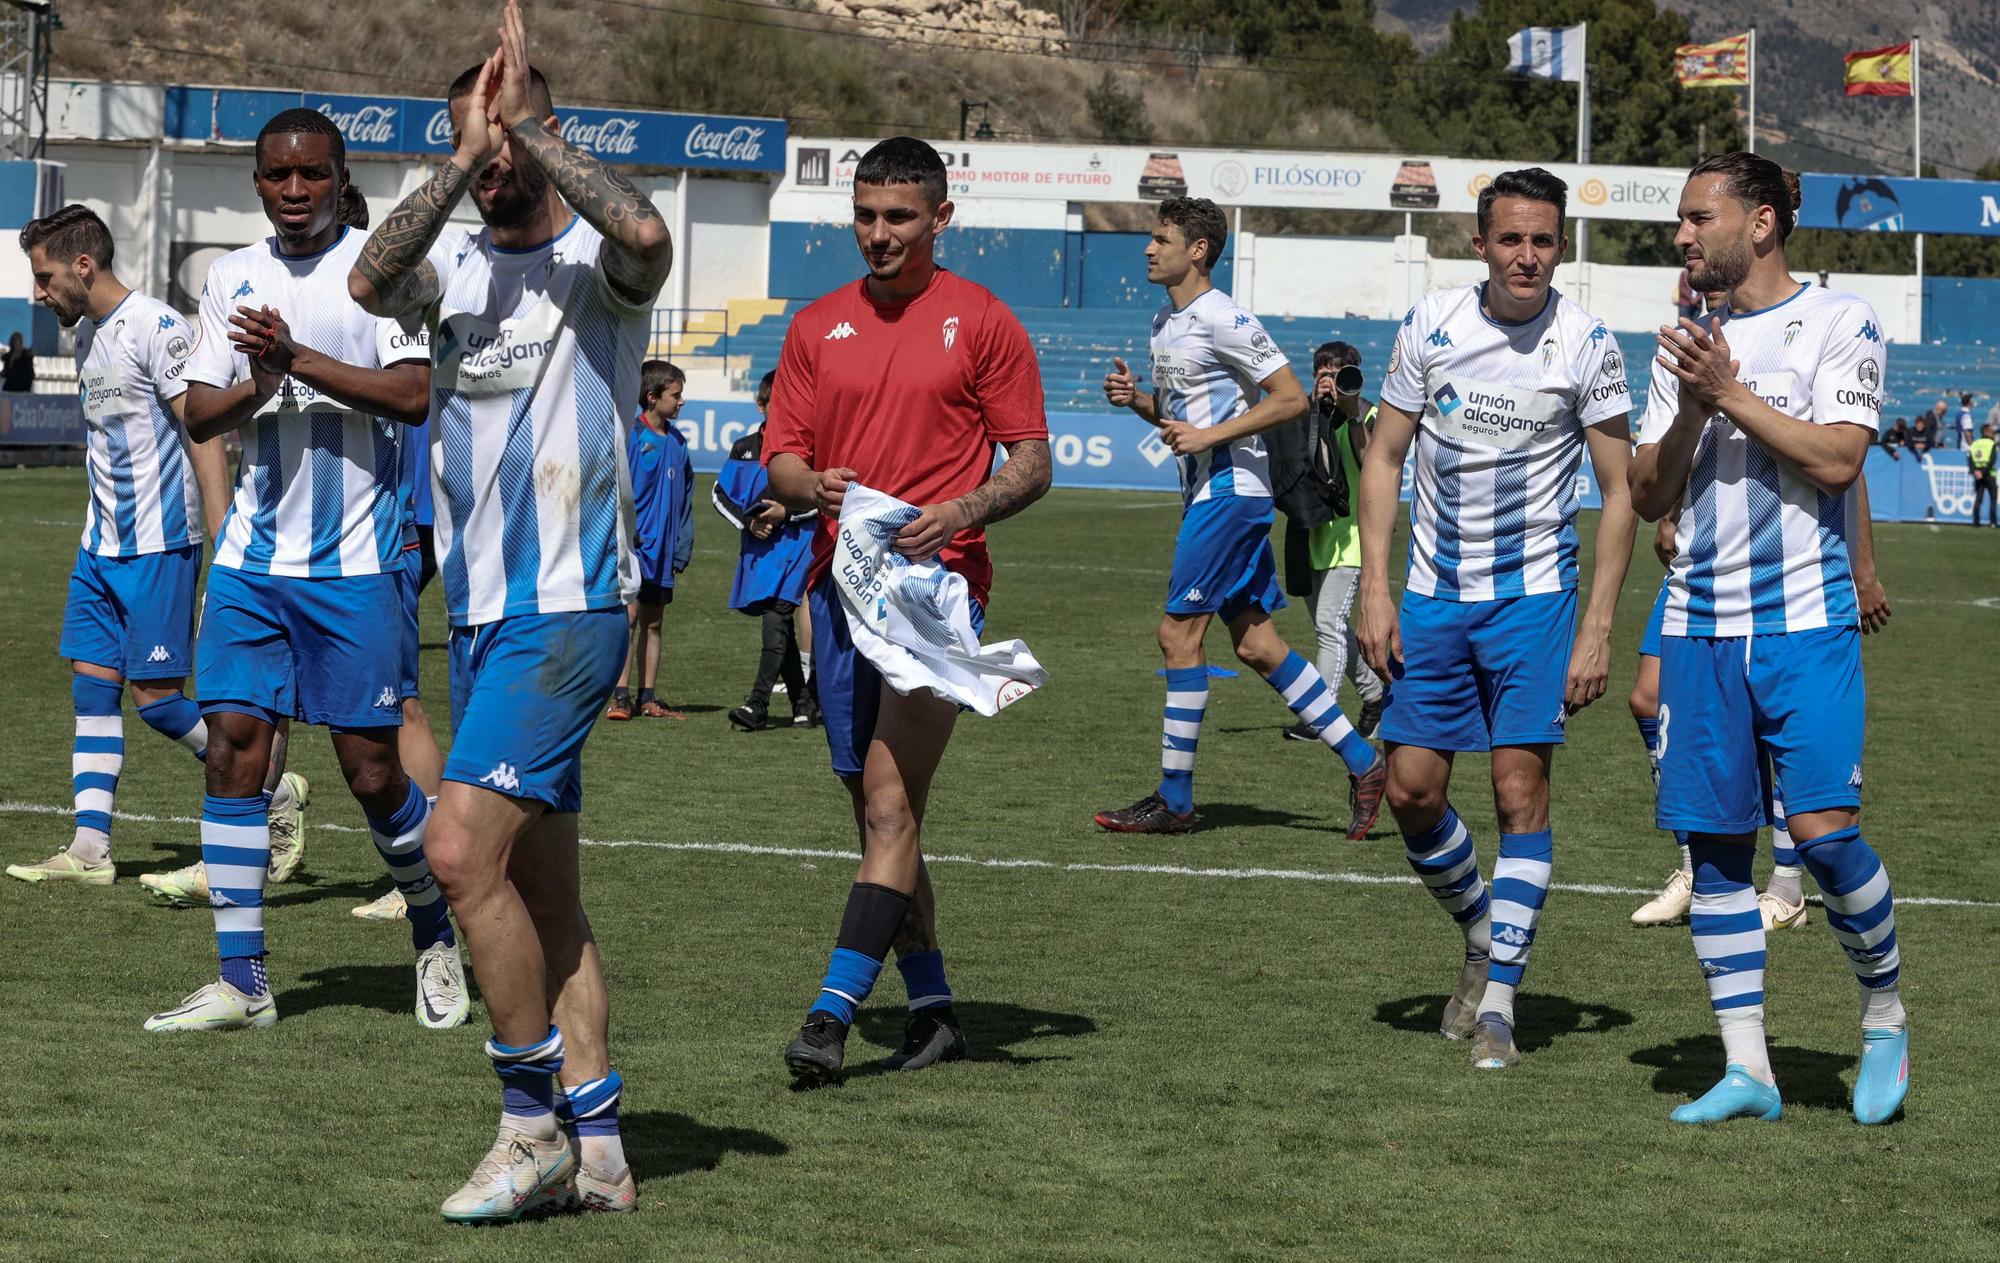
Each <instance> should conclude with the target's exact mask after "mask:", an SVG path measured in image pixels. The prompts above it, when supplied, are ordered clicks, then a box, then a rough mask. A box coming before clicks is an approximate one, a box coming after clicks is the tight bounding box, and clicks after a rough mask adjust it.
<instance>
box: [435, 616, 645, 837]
mask: <svg viewBox="0 0 2000 1263" xmlns="http://www.w3.org/2000/svg"><path fill="white" fill-rule="evenodd" d="M625 648H626V642H625V610H624V608H623V607H622V606H613V607H612V608H611V609H608V610H581V611H577V612H575V613H567V614H516V615H513V616H511V617H508V618H503V619H500V620H498V621H497V622H491V623H485V624H482V625H481V626H478V627H454V628H452V629H451V730H452V743H451V757H450V759H448V760H446V762H445V765H444V779H446V780H448V781H459V782H462V783H463V784H466V785H474V786H477V787H479V788H480V789H490V790H493V791H494V792H495V793H500V794H505V795H507V796H508V797H509V798H531V799H533V800H535V801H536V802H541V803H547V804H548V805H549V809H550V810H551V811H561V812H573V811H581V810H582V809H583V743H584V740H585V738H587V737H589V736H590V730H591V728H592V727H593V726H594V725H595V724H596V723H597V716H598V712H599V711H600V710H602V709H603V707H604V703H605V702H606V701H607V700H609V699H610V697H611V686H612V685H614V684H616V683H617V682H618V672H619V670H620V669H622V668H623V667H624V665H625Z"/></svg>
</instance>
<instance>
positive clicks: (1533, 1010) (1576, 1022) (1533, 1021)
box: [1375, 991, 1707, 1091]
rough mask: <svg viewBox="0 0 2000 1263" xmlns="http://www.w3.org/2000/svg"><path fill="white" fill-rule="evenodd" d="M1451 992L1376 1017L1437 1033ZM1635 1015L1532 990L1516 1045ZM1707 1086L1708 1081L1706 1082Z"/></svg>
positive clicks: (1409, 999) (1390, 1007)
mask: <svg viewBox="0 0 2000 1263" xmlns="http://www.w3.org/2000/svg"><path fill="white" fill-rule="evenodd" d="M1450 999H1451V997H1450V996H1447V995H1413V996H1405V997H1404V998H1403V999H1401V1000H1386V1001H1384V1002H1383V1003H1381V1004H1379V1005H1377V1006H1375V1020H1376V1021H1378V1022H1380V1023H1382V1024H1383V1025H1384V1026H1392V1027H1394V1028H1395V1029H1397V1030H1399V1031H1417V1032H1420V1033H1422V1034H1425V1035H1435V1034H1437V1033H1438V1027H1439V1025H1440V1024H1442V1023H1443V1021H1444V1006H1445V1003H1446V1002H1447V1001H1449V1000H1450ZM1631 1024H1632V1015H1631V1014H1630V1013H1627V1012H1626V1011H1625V1010H1623V1009H1617V1008H1613V1007H1611V1006H1610V1005H1608V1004H1585V1003H1581V1002H1579V1001H1576V1000H1572V999H1570V998H1569V997H1568V996H1559V995H1543V994H1540V993H1537V992H1533V991H1529V992H1525V993H1523V994H1521V995H1518V996H1516V997H1514V1047H1516V1048H1518V1049H1519V1050H1520V1051H1522V1052H1523V1053H1530V1052H1534V1051H1535V1050H1536V1049H1539V1048H1547V1047H1548V1046H1549V1045H1550V1044H1553V1043H1554V1042H1555V1041H1556V1040H1558V1039H1560V1038H1562V1037H1563V1036H1565V1035H1602V1034H1604V1033H1606V1032H1608V1031H1615V1030H1617V1029H1618V1028H1619V1027H1621V1026H1630V1025H1631ZM1703 1090H1704V1091H1706V1090H1707V1085H1706V1084H1704V1085H1703Z"/></svg>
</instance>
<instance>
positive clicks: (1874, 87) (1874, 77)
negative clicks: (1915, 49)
mask: <svg viewBox="0 0 2000 1263" xmlns="http://www.w3.org/2000/svg"><path fill="white" fill-rule="evenodd" d="M1847 95H1849V96H1908V95H1910V46H1909V45H1908V44H1891V45H1890V46H1889V47H1887V48H1871V49H1869V50H1867V51H1866V52H1860V53H1849V54H1847Z"/></svg>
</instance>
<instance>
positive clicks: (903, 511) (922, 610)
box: [833, 482, 1049, 716]
mask: <svg viewBox="0 0 2000 1263" xmlns="http://www.w3.org/2000/svg"><path fill="white" fill-rule="evenodd" d="M917 512H918V510H917V508H916V506H915V505H910V504H905V503H904V502H903V501H901V500H898V499H896V497H894V496H890V495H884V494H883V493H882V492H879V491H876V490H874V489H873V488H870V487H864V486H862V485H861V484H860V483H858V482H850V483H848V484H847V494H846V495H845V497H844V498H843V499H842V501H841V506H840V534H839V536H838V538H837V539H836V540H835V541H834V548H833V555H834V558H835V562H834V566H833V577H834V583H835V585H836V586H837V587H838V588H839V589H840V598H841V606H842V608H843V610H844V612H845V613H846V615H847V628H848V631H849V632H851V633H852V634H853V637H854V647H855V648H856V649H858V650H860V652H861V654H862V656H863V657H865V658H867V659H868V661H869V663H870V664H871V665H872V666H874V668H875V669H876V670H877V671H879V672H881V673H882V678H883V679H884V680H887V681H888V683H889V687H890V688H892V689H895V690H896V691H897V692H898V693H901V694H903V695H904V696H905V697H907V696H909V695H910V693H911V692H913V691H914V690H916V689H920V688H922V689H929V690H930V691H931V692H933V693H935V694H937V695H938V696H939V697H942V698H944V699H945V700H946V701H951V702H957V703H958V704H959V706H960V707H961V708H963V709H965V710H970V711H976V712H978V713H979V714H981V715H989V716H990V715H995V714H998V713H999V712H1000V711H1001V710H1002V709H1004V708H1005V707H1008V706H1011V705H1013V704H1014V703H1015V702H1018V701H1020V700H1021V699H1022V698H1024V697H1026V696H1027V695H1028V694H1029V693H1032V692H1033V691H1034V690H1036V689H1038V688H1040V687H1041V686H1042V685H1044V684H1046V683H1048V679H1049V673H1048V672H1047V671H1045V670H1043V669H1042V664H1041V663H1039V662H1037V661H1035V655H1034V654H1032V653H1029V652H1028V646H1027V645H1026V644H1025V643H1023V642H1022V641H1019V640H1001V641H996V642H994V643H993V644H990V645H982V644H980V643H979V633H978V632H977V631H975V630H974V629H973V625H972V599H971V594H970V592H969V591H968V589H967V588H966V584H965V577H964V576H963V575H959V574H955V573H953V572H952V571H950V570H947V569H945V568H944V567H943V566H941V565H939V564H938V563H937V562H935V561H922V562H913V561H911V560H910V559H909V558H907V557H904V556H903V555H901V554H900V553H897V552H896V551H894V549H893V547H892V543H893V541H894V540H895V538H896V532H897V531H899V530H901V529H902V528H903V527H904V526H905V525H907V524H908V523H909V522H910V521H911V520H912V519H914V518H915V517H916V516H917Z"/></svg>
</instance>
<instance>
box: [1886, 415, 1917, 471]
mask: <svg viewBox="0 0 2000 1263" xmlns="http://www.w3.org/2000/svg"><path fill="white" fill-rule="evenodd" d="M1909 445H1910V423H1909V422H1908V421H1907V420H1905V419H1903V418H1902V417H1897V418H1896V424H1894V425H1892V426H1890V427H1889V428H1888V429H1886V430H1884V431H1882V447H1883V448H1884V450H1886V451H1887V452H1888V453H1889V455H1891V456H1893V457H1895V458H1896V459H1897V460H1901V459H1903V452H1902V449H1903V448H1905V447H1908V446H1909Z"/></svg>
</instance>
